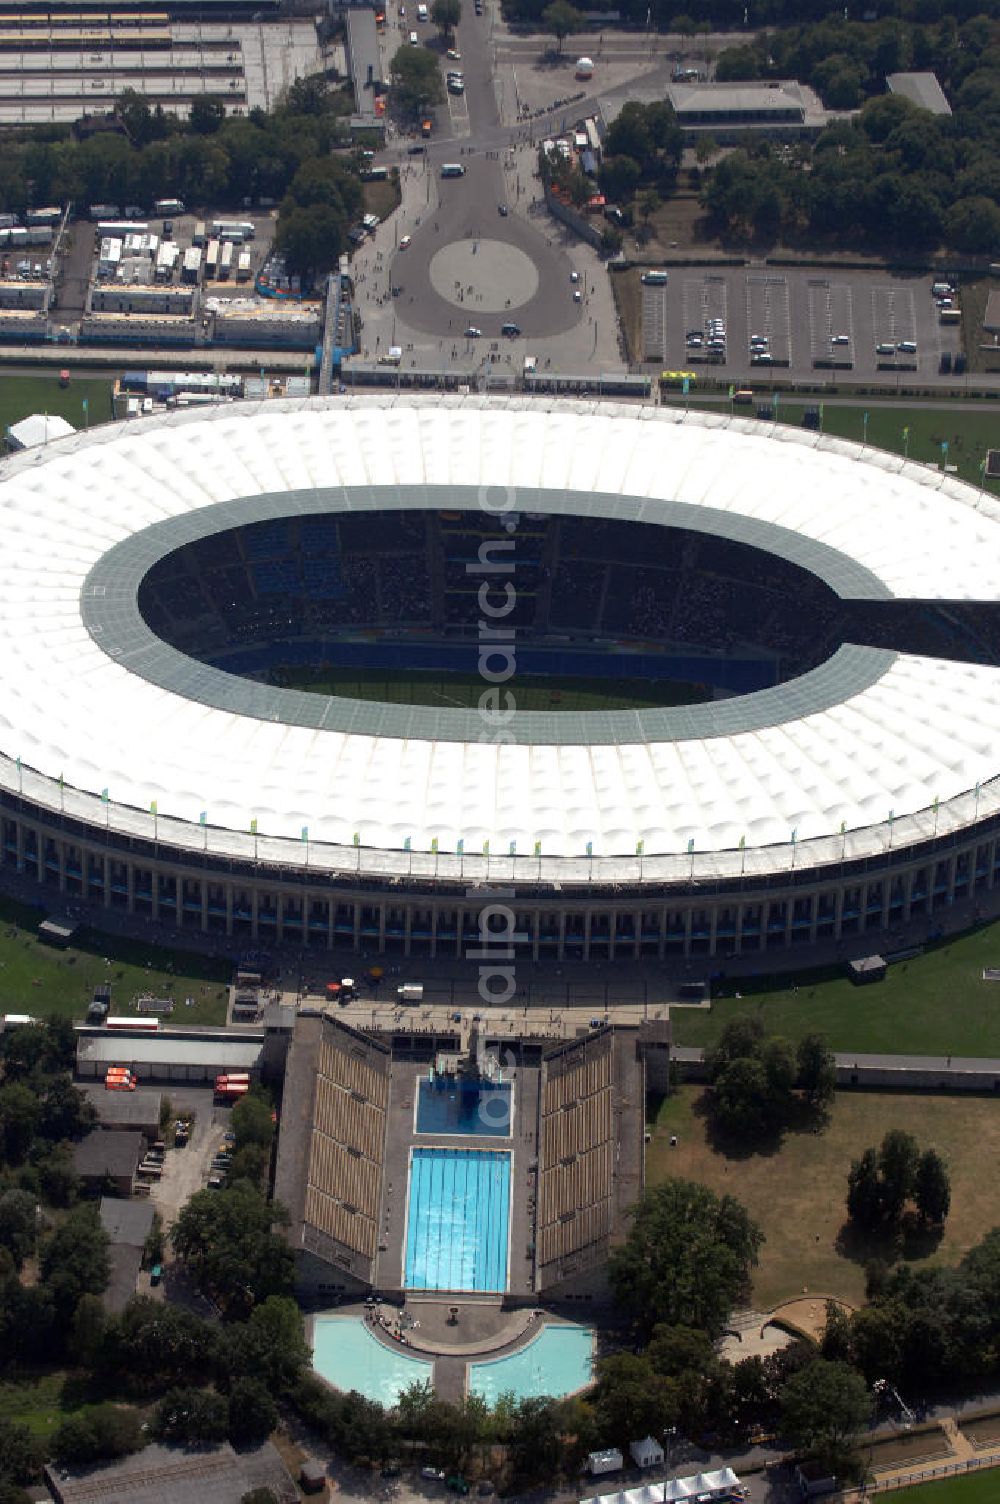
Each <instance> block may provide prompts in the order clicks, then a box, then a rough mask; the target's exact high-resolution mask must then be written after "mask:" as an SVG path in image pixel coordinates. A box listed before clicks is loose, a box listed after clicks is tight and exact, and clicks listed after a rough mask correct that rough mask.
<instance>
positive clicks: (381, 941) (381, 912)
mask: <svg viewBox="0 0 1000 1504" xmlns="http://www.w3.org/2000/svg"><path fill="white" fill-rule="evenodd" d="M378 949H379V954H380V955H382V954H383V953H384V951H385V904H384V903H380V904H379V906H378Z"/></svg>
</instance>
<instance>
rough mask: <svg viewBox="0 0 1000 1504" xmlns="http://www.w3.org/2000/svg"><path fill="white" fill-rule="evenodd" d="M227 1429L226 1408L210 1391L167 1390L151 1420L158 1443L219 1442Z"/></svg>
mask: <svg viewBox="0 0 1000 1504" xmlns="http://www.w3.org/2000/svg"><path fill="white" fill-rule="evenodd" d="M228 1429H229V1405H228V1404H227V1402H226V1400H225V1398H224V1396H223V1395H221V1394H216V1393H215V1392H214V1390H211V1389H169V1390H168V1391H167V1393H166V1394H165V1395H164V1396H163V1398H162V1400H161V1401H160V1403H159V1404H158V1405H157V1407H156V1411H155V1414H154V1416H153V1433H154V1435H155V1436H157V1437H159V1439H160V1440H161V1441H180V1442H184V1443H199V1442H201V1443H203V1442H210V1441H222V1440H223V1439H224V1438H225V1436H226V1433H227V1431H228Z"/></svg>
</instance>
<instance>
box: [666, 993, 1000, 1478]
mask: <svg viewBox="0 0 1000 1504" xmlns="http://www.w3.org/2000/svg"><path fill="white" fill-rule="evenodd" d="M675 1016H676V1015H675ZM703 1098H704V1090H703V1088H701V1087H700V1086H682V1087H680V1089H679V1090H678V1091H677V1092H675V1093H674V1094H673V1095H672V1096H670V1097H666V1098H663V1099H660V1100H658V1101H657V1100H654V1101H652V1102H651V1104H650V1109H651V1114H652V1121H651V1123H650V1124H649V1125H648V1126H649V1128H650V1131H651V1132H652V1139H651V1141H650V1143H649V1144H648V1145H647V1147H646V1183H647V1185H656V1184H657V1183H658V1182H660V1181H661V1180H663V1179H664V1178H665V1177H666V1176H668V1175H679V1176H682V1177H683V1178H685V1179H689V1180H697V1181H699V1182H701V1183H702V1184H704V1185H708V1186H710V1187H711V1188H712V1190H714V1191H716V1192H718V1193H719V1194H720V1195H722V1194H724V1193H726V1192H729V1193H730V1194H732V1195H734V1196H736V1197H738V1199H739V1200H740V1201H741V1202H742V1203H743V1205H744V1206H745V1207H746V1208H747V1210H748V1211H749V1213H750V1215H751V1217H753V1219H754V1221H755V1222H757V1223H758V1224H759V1225H760V1227H761V1229H762V1231H763V1233H764V1236H765V1239H766V1241H765V1243H764V1247H763V1249H762V1251H761V1255H760V1263H759V1266H758V1268H757V1270H756V1272H755V1274H754V1279H753V1294H754V1302H755V1304H756V1305H757V1307H758V1309H760V1310H773V1309H774V1307H775V1306H777V1305H780V1304H782V1303H783V1302H785V1301H788V1300H796V1299H800V1298H802V1297H804V1296H806V1295H808V1296H811V1297H813V1298H815V1299H823V1298H825V1297H826V1296H828V1295H831V1296H837V1297H838V1298H839V1299H841V1300H846V1301H848V1302H849V1303H850V1304H851V1305H861V1304H863V1303H864V1295H865V1263H866V1262H867V1261H868V1260H869V1259H871V1258H876V1257H877V1258H884V1259H886V1261H887V1262H893V1261H894V1260H895V1259H897V1258H903V1259H905V1260H906V1261H907V1262H912V1263H914V1264H920V1263H932V1264H954V1263H957V1261H958V1260H959V1259H960V1258H961V1257H962V1255H963V1254H964V1253H966V1252H967V1250H968V1249H969V1248H971V1247H972V1246H973V1245H974V1244H975V1243H977V1242H978V1241H979V1240H980V1238H981V1237H982V1236H983V1234H984V1232H986V1231H987V1230H988V1229H989V1228H991V1227H994V1226H996V1225H1000V1179H998V1178H997V1177H996V1176H993V1177H990V1176H984V1175H983V1169H982V1167H983V1166H984V1165H988V1164H993V1163H995V1157H996V1155H997V1154H998V1153H1000V1113H998V1112H997V1108H996V1103H995V1102H994V1101H993V1100H992V1098H990V1097H977V1096H972V1095H969V1094H965V1093H960V1094H956V1095H955V1096H928V1095H924V1094H921V1093H908V1092H878V1091H858V1092H850V1091H840V1092H837V1094H836V1097H835V1099H834V1102H833V1106H832V1107H831V1109H830V1114H829V1118H828V1121H827V1123H826V1125H825V1126H824V1127H823V1129H822V1131H821V1132H818V1133H816V1132H813V1131H812V1130H811V1129H807V1130H806V1131H803V1132H789V1133H787V1134H786V1135H785V1137H784V1138H783V1140H782V1141H781V1145H780V1147H778V1148H777V1149H774V1148H772V1146H770V1145H769V1146H768V1147H767V1149H766V1150H764V1151H762V1152H760V1153H750V1154H747V1153H743V1152H740V1151H734V1152H732V1153H730V1152H727V1151H726V1149H724V1148H722V1147H720V1146H719V1145H718V1144H717V1143H716V1142H715V1141H714V1139H713V1136H712V1134H711V1132H710V1128H709V1124H708V1122H707V1120H706V1117H705V1114H704V1112H703V1110H702V1102H703ZM890 1128H901V1129H903V1130H904V1131H906V1132H909V1133H912V1134H913V1135H914V1136H915V1137H916V1139H917V1141H918V1143H919V1144H920V1145H921V1147H923V1148H928V1147H932V1146H933V1147H934V1148H935V1149H937V1150H938V1152H939V1153H940V1154H941V1155H942V1156H943V1157H944V1159H945V1161H946V1163H947V1165H948V1170H949V1173H950V1175H951V1189H952V1197H951V1211H950V1213H949V1216H948V1221H947V1224H946V1227H945V1231H944V1236H943V1237H942V1238H941V1239H940V1241H937V1240H935V1239H934V1238H933V1237H927V1236H926V1235H921V1234H920V1233H919V1231H917V1230H914V1231H913V1232H912V1233H911V1234H909V1235H904V1236H900V1237H899V1238H898V1239H890V1238H887V1237H885V1236H879V1235H874V1236H872V1237H865V1236H864V1235H863V1234H857V1233H854V1232H853V1231H852V1232H851V1234H850V1235H849V1236H846V1237H845V1236H843V1229H844V1224H845V1221H846V1209H845V1205H844V1199H845V1196H846V1192H847V1174H848V1171H849V1169H850V1166H851V1161H852V1160H853V1159H857V1158H858V1156H859V1155H860V1154H861V1153H862V1152H863V1151H864V1150H865V1149H866V1148H867V1147H868V1146H869V1145H870V1144H878V1143H881V1141H882V1139H883V1137H884V1136H885V1134H886V1132H887V1131H888V1129H890ZM671 1135H673V1136H676V1138H677V1144H676V1145H675V1146H673V1147H671V1144H670V1138H671ZM996 1497H998V1498H1000V1489H998V1491H997V1495H996Z"/></svg>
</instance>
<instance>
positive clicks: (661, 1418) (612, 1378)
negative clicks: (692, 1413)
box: [593, 1353, 677, 1450]
mask: <svg viewBox="0 0 1000 1504" xmlns="http://www.w3.org/2000/svg"><path fill="white" fill-rule="evenodd" d="M593 1405H594V1410H595V1413H596V1417H597V1424H598V1428H599V1431H600V1434H601V1436H602V1437H603V1438H604V1440H605V1441H606V1442H607V1443H608V1444H609V1445H611V1444H614V1445H616V1446H619V1447H622V1448H623V1449H625V1450H627V1449H628V1443H629V1440H630V1439H631V1440H634V1439H635V1437H637V1436H660V1435H662V1433H663V1431H664V1429H665V1428H666V1427H667V1426H669V1425H673V1424H674V1423H675V1422H676V1420H677V1392H676V1386H675V1385H674V1383H673V1381H672V1380H671V1379H665V1378H663V1377H661V1375H659V1374H657V1373H656V1372H654V1369H653V1366H652V1364H651V1363H650V1361H649V1359H648V1357H647V1356H646V1355H645V1354H642V1355H640V1356H637V1355H636V1354H635V1353H615V1354H613V1356H611V1357H610V1358H602V1359H601V1360H600V1362H599V1363H598V1364H597V1389H596V1391H595V1394H594V1399H593Z"/></svg>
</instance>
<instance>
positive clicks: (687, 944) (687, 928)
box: [684, 909, 692, 957]
mask: <svg viewBox="0 0 1000 1504" xmlns="http://www.w3.org/2000/svg"><path fill="white" fill-rule="evenodd" d="M691 919H692V914H691V910H690V909H685V910H684V955H685V957H687V956H690V954H691Z"/></svg>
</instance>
